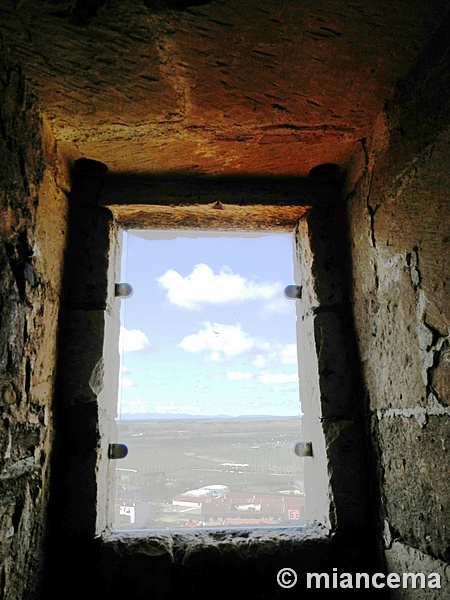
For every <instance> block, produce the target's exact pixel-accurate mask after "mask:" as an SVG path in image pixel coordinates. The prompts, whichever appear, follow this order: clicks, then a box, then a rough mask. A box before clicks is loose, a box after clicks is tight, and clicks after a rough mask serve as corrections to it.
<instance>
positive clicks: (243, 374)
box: [227, 371, 253, 381]
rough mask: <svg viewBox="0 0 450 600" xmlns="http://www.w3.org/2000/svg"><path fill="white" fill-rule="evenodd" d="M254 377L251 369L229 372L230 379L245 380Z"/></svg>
mask: <svg viewBox="0 0 450 600" xmlns="http://www.w3.org/2000/svg"><path fill="white" fill-rule="evenodd" d="M252 377H253V373H250V371H228V373H227V379H228V381H244V380H246V379H251V378H252Z"/></svg>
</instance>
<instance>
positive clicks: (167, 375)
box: [119, 231, 300, 416]
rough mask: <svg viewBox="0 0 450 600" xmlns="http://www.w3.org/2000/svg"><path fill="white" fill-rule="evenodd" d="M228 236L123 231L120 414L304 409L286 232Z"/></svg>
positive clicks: (296, 411) (266, 412)
mask: <svg viewBox="0 0 450 600" xmlns="http://www.w3.org/2000/svg"><path fill="white" fill-rule="evenodd" d="M225 235H226V234H223V236H222V237H217V236H214V237H211V236H209V237H208V236H204V235H201V233H199V232H197V233H189V232H188V233H186V232H155V231H153V232H151V233H150V232H138V231H136V232H134V231H128V232H124V235H123V255H122V274H121V280H122V281H126V282H127V283H130V284H131V285H132V286H133V288H134V294H133V296H132V297H131V298H128V299H126V300H121V301H120V302H121V311H120V313H121V336H120V341H119V351H120V354H121V373H120V381H119V416H126V415H130V414H136V413H161V414H164V413H171V414H186V413H187V414H192V415H201V416H206V415H212V416H218V415H222V414H224V415H230V416H239V415H261V414H264V415H286V416H291V415H299V414H300V404H299V389H298V369H297V350H296V340H295V320H296V316H295V301H292V300H287V299H286V298H285V297H284V294H283V290H284V288H285V287H286V285H289V284H291V283H293V282H294V281H293V260H292V236H291V235H290V234H276V235H273V234H272V235H263V236H258V237H255V236H254V235H249V234H247V235H246V236H245V237H237V236H236V235H233V236H230V235H227V236H226V237H224V236H225ZM241 235H244V234H241ZM150 236H153V237H154V238H157V239H148V238H149V237H150ZM184 236H188V237H184ZM199 236H200V237H199ZM146 237H147V239H146Z"/></svg>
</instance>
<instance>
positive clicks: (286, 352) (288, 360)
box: [280, 343, 297, 365]
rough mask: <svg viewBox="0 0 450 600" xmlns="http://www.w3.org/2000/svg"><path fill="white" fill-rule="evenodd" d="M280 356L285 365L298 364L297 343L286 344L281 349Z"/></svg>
mask: <svg viewBox="0 0 450 600" xmlns="http://www.w3.org/2000/svg"><path fill="white" fill-rule="evenodd" d="M280 358H281V362H282V363H283V364H284V365H296V364H297V344H295V343H294V344H285V345H284V346H283V347H282V348H281V350H280Z"/></svg>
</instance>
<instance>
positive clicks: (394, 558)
mask: <svg viewBox="0 0 450 600" xmlns="http://www.w3.org/2000/svg"><path fill="white" fill-rule="evenodd" d="M386 563H387V571H388V573H398V574H399V575H400V578H401V579H400V582H402V583H401V586H399V587H398V588H395V589H394V588H393V589H391V596H390V597H391V598H392V600H441V599H442V598H443V597H445V596H444V594H445V593H446V592H447V590H448V589H449V587H450V569H449V567H448V564H446V563H444V562H442V561H440V560H435V559H433V558H432V557H430V556H428V555H427V554H424V553H422V552H419V551H418V550H416V549H415V548H412V547H411V546H407V545H405V544H402V543H401V542H394V543H393V544H392V547H390V548H389V549H388V550H386ZM404 573H406V574H408V573H412V574H414V575H415V574H416V573H421V574H423V575H424V576H425V580H424V581H425V585H424V586H422V579H421V578H417V579H416V577H414V579H412V578H411V577H409V578H408V579H407V585H406V586H405V587H403V574H404ZM432 574H434V575H433V576H432ZM436 575H437V577H436ZM413 581H415V582H416V585H415V586H413V583H412V582H413ZM431 582H432V585H429V583H431ZM435 582H436V583H437V582H439V584H440V587H436V586H435Z"/></svg>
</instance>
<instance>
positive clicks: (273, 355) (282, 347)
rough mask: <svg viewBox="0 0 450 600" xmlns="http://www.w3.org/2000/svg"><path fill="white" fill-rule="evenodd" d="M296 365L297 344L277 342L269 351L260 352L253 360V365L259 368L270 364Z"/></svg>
mask: <svg viewBox="0 0 450 600" xmlns="http://www.w3.org/2000/svg"><path fill="white" fill-rule="evenodd" d="M280 363H281V364H283V365H296V364H297V344H295V343H294V344H275V345H272V346H271V348H270V351H269V352H264V353H262V352H260V353H258V354H257V355H256V356H255V358H254V359H253V360H252V365H253V366H254V367H257V368H258V369H265V368H267V367H268V366H269V365H277V364H280Z"/></svg>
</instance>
